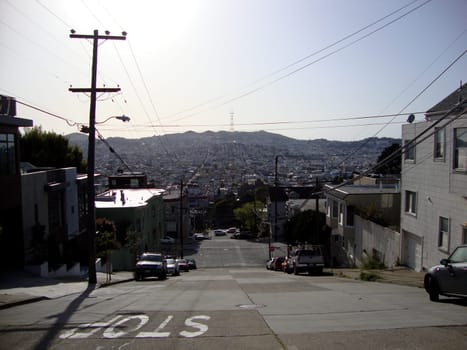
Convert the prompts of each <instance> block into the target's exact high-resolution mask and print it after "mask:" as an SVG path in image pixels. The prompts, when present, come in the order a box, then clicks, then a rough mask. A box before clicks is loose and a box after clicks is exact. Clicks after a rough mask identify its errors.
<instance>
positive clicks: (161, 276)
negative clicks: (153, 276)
mask: <svg viewBox="0 0 467 350" xmlns="http://www.w3.org/2000/svg"><path fill="white" fill-rule="evenodd" d="M166 278H167V275H166V274H165V273H164V274H163V275H160V276H159V279H161V280H165V279H166Z"/></svg>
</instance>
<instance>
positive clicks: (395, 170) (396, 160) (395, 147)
mask: <svg viewBox="0 0 467 350" xmlns="http://www.w3.org/2000/svg"><path fill="white" fill-rule="evenodd" d="M400 149H401V146H400V145H399V144H398V143H393V144H392V145H390V146H388V147H386V148H385V149H383V151H382V152H381V154H380V155H379V157H378V163H380V162H381V161H383V160H384V159H386V158H387V157H389V156H390V155H391V154H393V153H394V152H398V153H396V154H395V155H394V157H392V158H390V159H389V160H388V161H387V162H385V163H384V164H381V165H379V166H377V167H376V168H375V172H377V173H381V174H383V175H387V174H393V175H398V174H400V173H401V162H402V157H401V153H400Z"/></svg>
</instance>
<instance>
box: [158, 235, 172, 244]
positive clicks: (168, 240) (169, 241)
mask: <svg viewBox="0 0 467 350" xmlns="http://www.w3.org/2000/svg"><path fill="white" fill-rule="evenodd" d="M161 243H163V244H174V243H175V239H174V238H172V237H170V236H164V237H162V238H161Z"/></svg>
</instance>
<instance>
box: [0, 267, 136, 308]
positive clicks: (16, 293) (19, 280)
mask: <svg viewBox="0 0 467 350" xmlns="http://www.w3.org/2000/svg"><path fill="white" fill-rule="evenodd" d="M109 277H110V278H109ZM131 280H133V272H131V271H119V272H114V273H113V274H112V275H110V276H108V275H107V274H106V273H102V272H98V273H97V284H96V288H101V287H105V286H107V285H111V284H117V283H122V282H127V281H131ZM87 288H88V282H87V276H83V277H76V278H63V279H58V278H57V279H53V278H43V277H37V276H33V275H31V274H29V273H27V272H25V271H9V272H2V273H1V274H0V310H1V309H6V308H9V307H13V306H16V305H22V304H27V303H32V302H36V301H40V300H47V299H56V298H60V297H63V296H66V295H70V294H76V293H82V292H83V291H85V290H86V289H87Z"/></svg>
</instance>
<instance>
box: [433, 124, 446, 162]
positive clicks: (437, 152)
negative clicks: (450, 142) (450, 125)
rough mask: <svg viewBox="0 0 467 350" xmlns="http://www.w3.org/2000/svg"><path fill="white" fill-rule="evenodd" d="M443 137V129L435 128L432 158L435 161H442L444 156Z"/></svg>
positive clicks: (444, 133)
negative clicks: (433, 157)
mask: <svg viewBox="0 0 467 350" xmlns="http://www.w3.org/2000/svg"><path fill="white" fill-rule="evenodd" d="M445 135H446V131H445V129H444V128H437V129H436V132H435V142H434V144H435V149H434V156H435V159H437V160H441V159H444V154H445V151H444V150H445Z"/></svg>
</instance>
